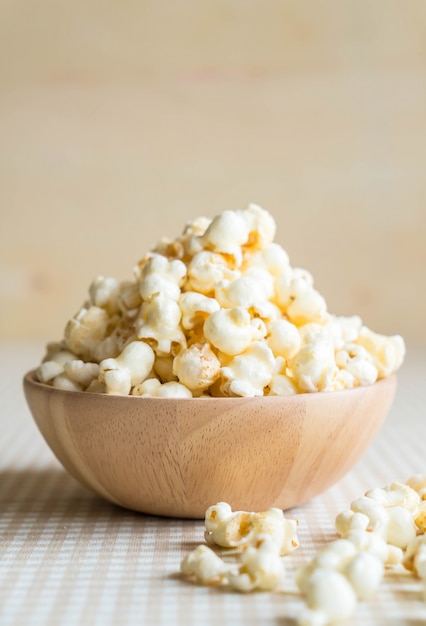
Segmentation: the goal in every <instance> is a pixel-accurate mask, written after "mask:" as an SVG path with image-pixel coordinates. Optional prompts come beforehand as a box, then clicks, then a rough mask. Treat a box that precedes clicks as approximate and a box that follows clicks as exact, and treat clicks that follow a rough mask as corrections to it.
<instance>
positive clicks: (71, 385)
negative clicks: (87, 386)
mask: <svg viewBox="0 0 426 626" xmlns="http://www.w3.org/2000/svg"><path fill="white" fill-rule="evenodd" d="M52 385H53V387H56V388H57V389H63V390H64V391H83V387H82V385H79V384H78V383H76V382H75V381H74V380H71V379H70V378H69V377H68V376H67V375H66V374H65V372H62V374H59V375H58V376H55V378H54V379H53V381H52Z"/></svg>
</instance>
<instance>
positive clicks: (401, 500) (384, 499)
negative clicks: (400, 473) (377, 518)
mask: <svg viewBox="0 0 426 626" xmlns="http://www.w3.org/2000/svg"><path fill="white" fill-rule="evenodd" d="M365 495H366V497H367V498H372V499H373V500H376V502H379V503H380V504H381V505H382V506H384V507H392V506H400V507H404V508H405V509H408V510H409V511H414V510H415V509H417V507H418V505H419V504H420V497H419V495H418V493H417V492H416V491H415V490H414V489H412V488H411V487H410V486H409V485H407V484H404V483H399V482H393V483H389V485H386V486H385V487H382V488H378V487H376V488H374V489H370V490H368V491H366V493H365Z"/></svg>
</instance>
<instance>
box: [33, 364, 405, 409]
mask: <svg viewBox="0 0 426 626" xmlns="http://www.w3.org/2000/svg"><path fill="white" fill-rule="evenodd" d="M396 378H397V375H396V373H395V372H394V373H393V374H390V375H389V376H385V377H384V378H380V379H379V380H376V382H374V383H371V384H369V385H358V386H357V387H351V388H349V389H339V390H333V391H313V392H301V393H296V394H288V395H271V396H223V397H222V396H197V397H192V398H173V397H170V398H159V397H153V396H147V397H142V396H132V395H124V394H108V393H100V392H97V391H75V390H72V389H60V388H59V387H53V386H52V385H48V384H47V383H43V382H41V381H39V380H37V378H36V368H33V369H31V370H29V371H28V372H27V373H26V374H25V375H24V377H23V384H24V386H26V385H27V386H29V387H33V388H39V389H41V390H44V391H46V392H48V393H52V394H55V395H64V396H68V397H87V398H89V397H90V398H94V397H96V398H103V400H101V401H102V402H105V400H106V399H111V398H113V399H115V400H116V399H117V398H119V399H120V400H124V401H125V402H139V403H140V402H141V401H142V400H144V401H147V400H148V401H153V402H158V401H163V402H164V401H166V402H178V403H185V402H191V403H194V401H196V402H197V401H198V402H212V401H214V400H215V401H218V400H220V401H221V402H223V401H225V402H238V401H239V402H241V401H242V400H245V401H248V400H250V401H257V402H259V400H263V401H266V402H271V401H275V402H277V400H286V401H287V402H291V401H292V400H296V399H301V398H304V399H306V398H318V397H324V398H330V397H333V398H338V397H339V396H340V395H341V394H344V395H345V397H347V395H348V394H349V393H352V394H359V393H361V392H365V391H366V390H368V389H372V388H377V386H378V385H385V384H389V383H390V382H391V381H396Z"/></svg>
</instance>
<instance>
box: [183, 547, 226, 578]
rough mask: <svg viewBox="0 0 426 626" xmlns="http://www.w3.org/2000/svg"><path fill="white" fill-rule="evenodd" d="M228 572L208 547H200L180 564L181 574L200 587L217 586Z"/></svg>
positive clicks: (221, 561)
mask: <svg viewBox="0 0 426 626" xmlns="http://www.w3.org/2000/svg"><path fill="white" fill-rule="evenodd" d="M227 571H228V568H227V566H226V565H225V563H224V561H223V560H222V559H221V558H220V557H219V556H217V554H216V553H215V552H214V551H213V550H212V549H211V548H209V547H208V546H204V545H200V546H198V547H197V548H195V550H193V551H192V552H190V553H189V554H187V556H186V557H185V558H184V559H183V561H182V563H181V572H182V573H183V574H184V575H185V576H190V577H193V578H194V579H195V582H197V583H199V584H201V585H217V584H219V583H221V582H222V581H223V578H224V576H226V574H227Z"/></svg>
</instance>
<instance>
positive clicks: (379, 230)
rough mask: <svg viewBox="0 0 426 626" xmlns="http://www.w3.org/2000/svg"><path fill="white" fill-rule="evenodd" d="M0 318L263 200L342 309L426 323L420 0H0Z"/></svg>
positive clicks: (14, 323)
mask: <svg viewBox="0 0 426 626" xmlns="http://www.w3.org/2000/svg"><path fill="white" fill-rule="evenodd" d="M0 59H1V61H0V336H1V337H2V338H14V339H16V338H22V339H28V338H34V339H45V340H46V341H47V340H53V339H57V338H59V337H61V336H62V332H63V328H64V325H65V323H66V321H67V320H68V318H69V317H70V316H71V315H73V314H74V313H75V312H76V311H77V310H78V308H79V306H80V304H81V303H82V301H83V300H84V299H85V297H86V293H87V288H88V286H89V283H90V282H91V280H92V278H94V277H95V276H96V275H98V274H104V275H114V276H116V277H117V278H120V279H125V278H130V277H131V276H132V267H133V265H134V264H135V262H136V261H137V260H138V259H139V258H140V257H141V256H143V255H144V253H145V252H146V251H147V250H148V249H149V248H150V247H151V246H152V245H154V244H155V243H156V242H157V240H158V239H159V238H160V237H161V236H163V235H168V236H171V237H174V236H177V235H178V234H180V232H181V231H182V229H183V227H184V224H185V222H186V221H187V220H188V219H190V218H194V217H197V216H199V215H209V216H214V215H215V214H217V213H219V212H221V211H222V210H224V209H228V208H241V207H243V206H245V205H246V204H247V203H248V202H251V201H253V202H257V203H259V204H261V205H262V206H264V208H266V209H268V210H269V211H270V212H271V213H272V214H273V215H274V217H275V219H276V221H277V225H278V232H277V241H278V242H279V243H281V244H282V245H283V246H284V247H285V248H286V250H287V251H288V253H289V255H290V260H291V263H292V264H293V265H297V266H302V267H306V268H307V269H309V270H310V271H311V272H312V273H313V275H314V277H315V282H316V286H317V288H318V289H319V290H320V291H321V292H322V293H323V295H324V296H325V297H326V299H327V301H328V303H329V309H330V310H331V311H332V312H334V313H339V314H354V313H358V314H360V315H361V316H362V317H363V319H364V321H365V323H367V324H368V325H369V326H370V327H371V328H373V329H374V330H377V331H379V332H384V333H401V334H403V335H404V336H405V338H406V339H407V340H408V341H411V342H421V341H426V295H425V293H426V279H425V271H426V2H425V1H424V0H315V1H313V0H312V1H307V0H292V1H290V0H262V1H260V0H257V1H256V0H246V1H242V0H215V1H214V2H213V1H212V2H207V1H203V0H169V1H164V2H155V1H154V0H151V1H149V0H145V1H144V0H138V1H136V0H122V1H121V2H116V1H114V0H102V1H101V0H92V1H90V0H74V1H73V2H65V1H60V0H56V1H54V0H39V1H38V2H33V1H32V0H0Z"/></svg>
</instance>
